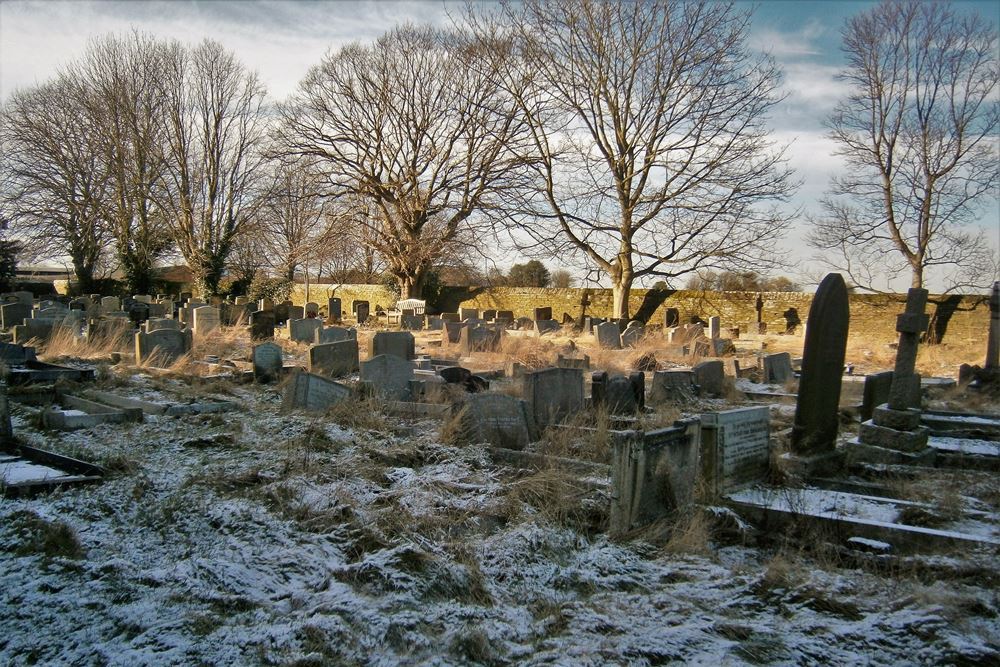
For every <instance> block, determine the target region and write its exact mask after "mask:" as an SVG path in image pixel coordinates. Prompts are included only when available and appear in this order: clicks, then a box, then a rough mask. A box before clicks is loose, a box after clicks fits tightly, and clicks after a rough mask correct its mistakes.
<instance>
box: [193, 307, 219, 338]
mask: <svg viewBox="0 0 1000 667" xmlns="http://www.w3.org/2000/svg"><path fill="white" fill-rule="evenodd" d="M191 316H192V330H193V331H194V335H195V336H198V337H202V336H207V335H209V334H211V333H212V332H213V331H217V330H218V329H219V324H220V320H219V309H218V308H216V307H215V306H198V307H197V308H193V309H192V310H191Z"/></svg>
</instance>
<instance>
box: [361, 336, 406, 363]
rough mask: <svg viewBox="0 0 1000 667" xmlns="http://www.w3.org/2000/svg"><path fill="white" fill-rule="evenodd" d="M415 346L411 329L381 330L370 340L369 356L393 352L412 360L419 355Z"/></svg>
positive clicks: (392, 353)
mask: <svg viewBox="0 0 1000 667" xmlns="http://www.w3.org/2000/svg"><path fill="white" fill-rule="evenodd" d="M414 347H415V345H414V340H413V334H411V333H410V332H409V331H379V332H378V333H377V334H375V335H374V336H372V339H371V340H370V341H369V342H368V357H369V358H373V357H377V356H379V355H382V354H391V355H394V356H396V357H399V358H400V359H406V360H410V359H413V358H415V357H416V356H417V355H416V353H415V350H414Z"/></svg>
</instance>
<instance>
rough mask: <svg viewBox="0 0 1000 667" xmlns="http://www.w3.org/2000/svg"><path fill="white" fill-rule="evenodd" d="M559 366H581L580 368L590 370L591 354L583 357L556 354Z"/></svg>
mask: <svg viewBox="0 0 1000 667" xmlns="http://www.w3.org/2000/svg"><path fill="white" fill-rule="evenodd" d="M556 367H557V368H579V369H580V370H583V371H586V370H590V355H587V354H585V355H583V356H582V357H567V356H564V355H562V354H558V355H556Z"/></svg>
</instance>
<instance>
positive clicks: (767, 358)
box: [763, 274, 843, 393]
mask: <svg viewBox="0 0 1000 667" xmlns="http://www.w3.org/2000/svg"><path fill="white" fill-rule="evenodd" d="M830 275H840V274H830ZM810 316H811V315H810ZM763 363H764V382H766V383H768V384H785V383H786V382H788V381H789V380H791V379H792V378H793V377H795V373H794V372H793V371H792V355H790V354H789V353H788V352H779V353H777V354H766V355H764V359H763ZM841 366H842V367H843V363H841ZM838 393H839V392H838Z"/></svg>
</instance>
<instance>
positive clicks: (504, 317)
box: [494, 310, 514, 323]
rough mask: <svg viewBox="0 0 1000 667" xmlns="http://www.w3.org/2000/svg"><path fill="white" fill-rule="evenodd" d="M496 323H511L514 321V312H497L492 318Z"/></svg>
mask: <svg viewBox="0 0 1000 667" xmlns="http://www.w3.org/2000/svg"><path fill="white" fill-rule="evenodd" d="M494 319H495V320H496V321H497V322H507V323H510V322H513V321H514V311H513V310H498V311H497V316H496V317H495V318H494Z"/></svg>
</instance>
